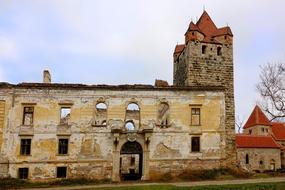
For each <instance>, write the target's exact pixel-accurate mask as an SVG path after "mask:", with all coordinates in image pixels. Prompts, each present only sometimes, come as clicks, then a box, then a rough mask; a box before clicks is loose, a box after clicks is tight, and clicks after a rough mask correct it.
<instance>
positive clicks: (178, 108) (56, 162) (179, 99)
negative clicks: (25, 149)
mask: <svg viewBox="0 0 285 190" xmlns="http://www.w3.org/2000/svg"><path fill="white" fill-rule="evenodd" d="M224 98H225V96H224V92H223V89H221V88H204V87H203V88H197V87H185V88H184V87H183V88H180V87H179V88H178V87H177V88H176V87H159V88H156V87H153V86H145V87H137V86H126V87H113V86H104V87H97V86H96V87H88V86H87V87H84V88H83V87H81V86H77V85H64V84H62V85H59V84H48V85H47V86H46V84H45V85H40V84H29V85H28V84H27V85H26V86H25V85H10V86H8V87H7V86H1V85H0V100H5V102H6V113H7V117H5V119H4V120H5V123H6V124H5V125H4V129H3V141H2V149H1V153H2V155H4V157H5V158H6V160H4V159H2V160H1V161H2V162H3V163H8V162H9V168H7V170H3V172H2V173H5V174H6V175H9V176H11V177H18V168H20V167H28V168H29V179H32V180H38V179H50V178H55V177H56V167H59V166H66V167H67V177H68V178H75V177H89V178H94V179H103V178H108V179H118V176H115V177H114V175H113V174H114V168H116V167H119V164H120V163H119V161H118V162H114V155H117V151H120V150H119V149H116V146H117V145H116V143H117V140H118V141H122V140H124V141H132V140H136V138H137V139H138V138H139V139H140V144H141V145H142V146H143V149H144V154H146V153H147V154H148V156H145V157H144V160H143V168H144V171H143V179H146V180H147V179H152V177H153V178H155V177H157V176H158V175H163V174H164V170H165V171H168V170H171V171H173V172H176V173H179V172H180V171H182V170H183V169H186V168H187V169H188V168H196V167H201V168H204V169H209V168H213V167H218V166H219V165H220V164H221V162H222V160H223V159H224V157H225V154H226V153H225V151H224V147H225V144H226V141H225V138H224V131H225V110H224V108H225V100H224ZM98 100H100V101H101V100H104V101H105V102H106V105H108V107H107V124H106V126H102V125H99V126H98V125H94V119H96V114H94V109H96V108H95V106H96V104H97V102H98ZM130 102H136V103H137V104H138V105H139V107H140V110H139V117H135V116H134V117H135V119H137V120H139V122H138V123H137V124H136V125H138V126H137V127H138V130H137V131H133V132H131V133H128V131H126V129H125V126H124V125H125V121H126V105H128V103H130ZM161 102H166V103H167V104H168V105H169V110H168V114H169V118H168V120H169V123H168V127H161V125H158V123H157V122H158V118H159V115H158V114H159V111H158V110H159V106H160V104H161ZM27 105H30V106H33V107H34V117H33V118H34V120H33V125H32V126H24V125H23V124H22V120H23V115H22V114H21V113H23V107H24V106H27ZM193 105H199V106H200V108H201V125H199V126H192V125H191V119H190V118H191V117H190V116H191V106H193ZM62 106H64V107H66V106H69V107H70V108H71V113H70V119H69V122H68V125H62V124H60V108H61V107H62ZM19 113H20V114H19ZM128 117H131V116H128ZM116 130H117V131H120V132H118V133H119V135H120V137H119V138H118V139H116V137H115V135H114V132H113V131H116ZM145 130H146V131H148V136H145V134H144V133H145V132H144V131H145ZM194 136H199V137H200V139H201V148H200V152H191V138H192V137H194ZM21 138H31V139H32V140H31V143H32V144H31V155H30V156H23V155H20V141H21ZM59 138H67V139H68V140H69V147H68V153H67V154H66V155H60V154H58V139H59ZM122 138H124V139H122ZM198 160H199V162H197V161H198ZM208 160H211V161H210V162H208ZM204 161H205V162H204ZM171 162H173V163H175V164H170V163H171ZM158 163H159V164H158ZM196 163H197V164H196ZM203 163H206V164H203ZM207 163H209V164H210V163H213V164H210V165H209V164H207ZM157 164H158V165H159V166H161V168H164V169H163V170H161V172H159V170H158V168H157V166H156V165H157ZM178 165H180V166H179V167H178ZM1 171H2V170H1ZM2 173H1V175H2ZM147 173H148V174H153V173H155V176H152V175H146V174H147ZM116 175H117V174H116Z"/></svg>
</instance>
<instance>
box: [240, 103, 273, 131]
mask: <svg viewBox="0 0 285 190" xmlns="http://www.w3.org/2000/svg"><path fill="white" fill-rule="evenodd" d="M255 125H267V126H271V123H270V121H269V120H268V119H267V117H266V116H265V114H264V113H263V112H262V111H261V109H260V107H259V106H258V105H256V106H255V108H254V109H253V111H252V113H251V115H250V116H249V118H248V120H247V122H246V123H245V125H244V126H243V128H244V129H246V128H250V127H253V126H255Z"/></svg>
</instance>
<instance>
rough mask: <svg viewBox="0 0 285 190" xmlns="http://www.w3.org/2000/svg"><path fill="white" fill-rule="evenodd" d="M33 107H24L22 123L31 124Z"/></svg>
mask: <svg viewBox="0 0 285 190" xmlns="http://www.w3.org/2000/svg"><path fill="white" fill-rule="evenodd" d="M33 117H34V107H24V114H23V125H33Z"/></svg>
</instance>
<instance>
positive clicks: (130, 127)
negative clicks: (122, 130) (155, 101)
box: [125, 121, 136, 131]
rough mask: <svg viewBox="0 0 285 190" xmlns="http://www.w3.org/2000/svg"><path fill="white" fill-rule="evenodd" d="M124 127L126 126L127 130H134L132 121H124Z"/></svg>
mask: <svg viewBox="0 0 285 190" xmlns="http://www.w3.org/2000/svg"><path fill="white" fill-rule="evenodd" d="M125 127H126V129H127V131H134V130H135V129H136V128H135V125H134V123H133V122H132V121H128V122H126V125H125Z"/></svg>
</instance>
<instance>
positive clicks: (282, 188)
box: [90, 182, 285, 190]
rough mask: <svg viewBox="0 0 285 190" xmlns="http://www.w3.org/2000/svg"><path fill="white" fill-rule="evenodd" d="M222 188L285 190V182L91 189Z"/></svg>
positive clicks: (204, 189)
mask: <svg viewBox="0 0 285 190" xmlns="http://www.w3.org/2000/svg"><path fill="white" fill-rule="evenodd" d="M217 183H218V182H217ZM220 189H226V190H285V182H282V183H260V184H243V185H211V186H196V187H176V186H173V185H150V186H134V187H112V188H95V189H90V190H220Z"/></svg>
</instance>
